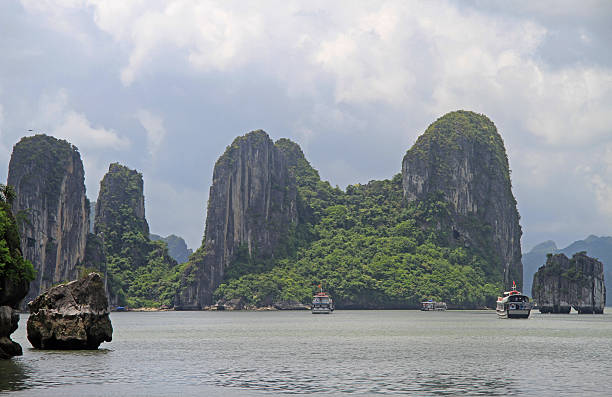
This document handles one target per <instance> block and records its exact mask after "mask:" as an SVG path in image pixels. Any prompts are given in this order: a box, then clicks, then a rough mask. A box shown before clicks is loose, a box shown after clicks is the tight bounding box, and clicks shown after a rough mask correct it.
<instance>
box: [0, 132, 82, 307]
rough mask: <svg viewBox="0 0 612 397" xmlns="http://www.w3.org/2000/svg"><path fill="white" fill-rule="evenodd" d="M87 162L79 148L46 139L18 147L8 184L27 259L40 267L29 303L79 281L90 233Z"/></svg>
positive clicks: (26, 140)
mask: <svg viewBox="0 0 612 397" xmlns="http://www.w3.org/2000/svg"><path fill="white" fill-rule="evenodd" d="M84 175H85V174H84V171H83V162H82V161H81V156H80V154H79V151H78V149H77V148H76V147H75V146H73V145H71V144H70V143H68V142H67V141H64V140H59V139H56V138H54V137H51V136H47V135H35V136H32V137H26V138H22V139H21V140H20V141H19V142H18V143H17V144H16V145H15V147H14V148H13V153H12V155H11V160H10V163H9V173H8V182H7V184H8V185H11V186H13V187H14V189H15V192H16V199H15V201H14V203H13V213H14V214H15V217H16V218H18V219H19V218H24V217H25V220H24V221H22V222H20V223H19V234H20V236H21V247H22V251H23V256H24V257H25V258H26V259H27V260H29V261H30V262H32V264H33V265H34V269H36V272H37V273H36V279H35V280H34V281H32V283H31V285H30V292H29V294H28V296H27V297H26V299H25V302H28V301H29V300H31V299H33V298H34V297H36V296H37V295H38V294H40V292H41V291H44V290H46V289H47V288H49V287H50V286H52V285H54V284H57V283H59V282H62V281H67V280H73V279H75V278H76V277H77V274H78V266H79V265H81V264H82V263H83V259H84V256H85V245H86V241H87V233H88V231H89V202H88V200H87V197H86V195H85V176H84Z"/></svg>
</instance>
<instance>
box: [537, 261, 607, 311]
mask: <svg viewBox="0 0 612 397" xmlns="http://www.w3.org/2000/svg"><path fill="white" fill-rule="evenodd" d="M532 294H533V299H534V300H535V301H536V302H538V306H539V307H540V312H542V313H569V312H570V310H571V308H572V307H573V308H574V309H576V310H577V311H578V312H579V313H598V314H602V313H603V310H604V307H605V305H606V287H605V285H604V269H603V264H602V263H601V262H599V261H598V260H597V259H594V258H590V257H588V256H587V255H586V253H585V252H578V253H576V254H574V256H572V259H568V257H567V256H565V255H564V254H557V255H552V254H549V255H548V257H547V260H546V264H545V265H544V266H542V267H540V269H538V271H537V272H536V273H535V274H534V276H533V289H532Z"/></svg>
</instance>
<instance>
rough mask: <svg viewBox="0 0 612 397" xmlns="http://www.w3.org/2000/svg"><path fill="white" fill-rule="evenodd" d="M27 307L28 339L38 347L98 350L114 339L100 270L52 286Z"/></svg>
mask: <svg viewBox="0 0 612 397" xmlns="http://www.w3.org/2000/svg"><path fill="white" fill-rule="evenodd" d="M28 307H29V309H30V317H29V318H28V325H27V332H28V340H29V341H30V343H32V346H34V347H35V348H38V349H97V348H98V346H100V344H101V343H102V342H110V341H111V340H112V335H113V327H112V325H111V321H110V317H109V307H108V299H107V297H106V293H105V290H104V282H103V280H102V277H100V275H99V274H97V273H90V274H89V275H87V276H86V277H84V278H81V279H79V280H75V281H71V282H69V283H66V284H61V285H58V286H55V287H52V288H50V289H49V290H47V291H46V292H45V293H43V294H42V295H40V296H38V297H37V298H36V299H34V301H32V302H30V303H29V304H28Z"/></svg>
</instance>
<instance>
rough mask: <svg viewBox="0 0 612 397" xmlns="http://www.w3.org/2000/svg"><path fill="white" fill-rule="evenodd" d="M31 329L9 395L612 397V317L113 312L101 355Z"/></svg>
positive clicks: (9, 369) (6, 367)
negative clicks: (39, 344) (36, 337)
mask: <svg viewBox="0 0 612 397" xmlns="http://www.w3.org/2000/svg"><path fill="white" fill-rule="evenodd" d="M610 310H612V309H607V310H606V311H607V312H610ZM26 321H27V315H22V318H21V320H20V324H19V329H18V330H17V331H16V332H15V333H14V334H13V339H14V340H15V341H17V342H19V343H20V344H21V346H22V347H23V348H24V354H23V356H21V357H16V358H13V359H12V360H4V361H0V394H6V395H11V396H65V397H66V396H107V395H108V396H141V395H142V396H149V395H151V396H174V395H176V396H179V395H181V396H182V395H193V396H266V395H279V394H315V395H393V394H408V395H486V396H490V395H538V396H542V395H544V396H565V395H586V396H591V395H602V396H605V395H612V315H610V314H604V315H578V314H569V315H551V314H547V315H542V314H539V313H537V312H534V313H532V315H531V317H530V318H529V319H527V320H502V319H498V318H497V315H496V313H495V312H494V311H446V312H421V311H408V310H397V311H373V310H372V311H358V310H355V311H352V310H351V311H348V310H347V311H343V310H337V311H335V312H334V313H333V314H330V315H312V314H311V313H310V312H308V311H278V312H275V311H271V312H247V311H244V312H231V311H228V312H210V311H202V312H172V311H170V312H126V313H112V314H111V321H112V324H113V328H114V333H113V341H112V342H110V343H103V344H102V345H101V346H100V349H99V350H96V351H43V350H36V349H33V348H31V345H30V343H29V342H28V341H27V339H26V333H25V328H26V327H25V325H26Z"/></svg>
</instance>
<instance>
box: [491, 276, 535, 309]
mask: <svg viewBox="0 0 612 397" xmlns="http://www.w3.org/2000/svg"><path fill="white" fill-rule="evenodd" d="M531 308H532V307H531V302H530V301H529V297H528V296H527V295H523V294H521V293H520V292H519V291H517V290H516V284H515V283H514V281H513V282H512V291H506V292H504V295H503V296H500V297H498V298H497V309H496V311H497V315H498V316H499V317H500V318H529V313H530V312H531Z"/></svg>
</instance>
